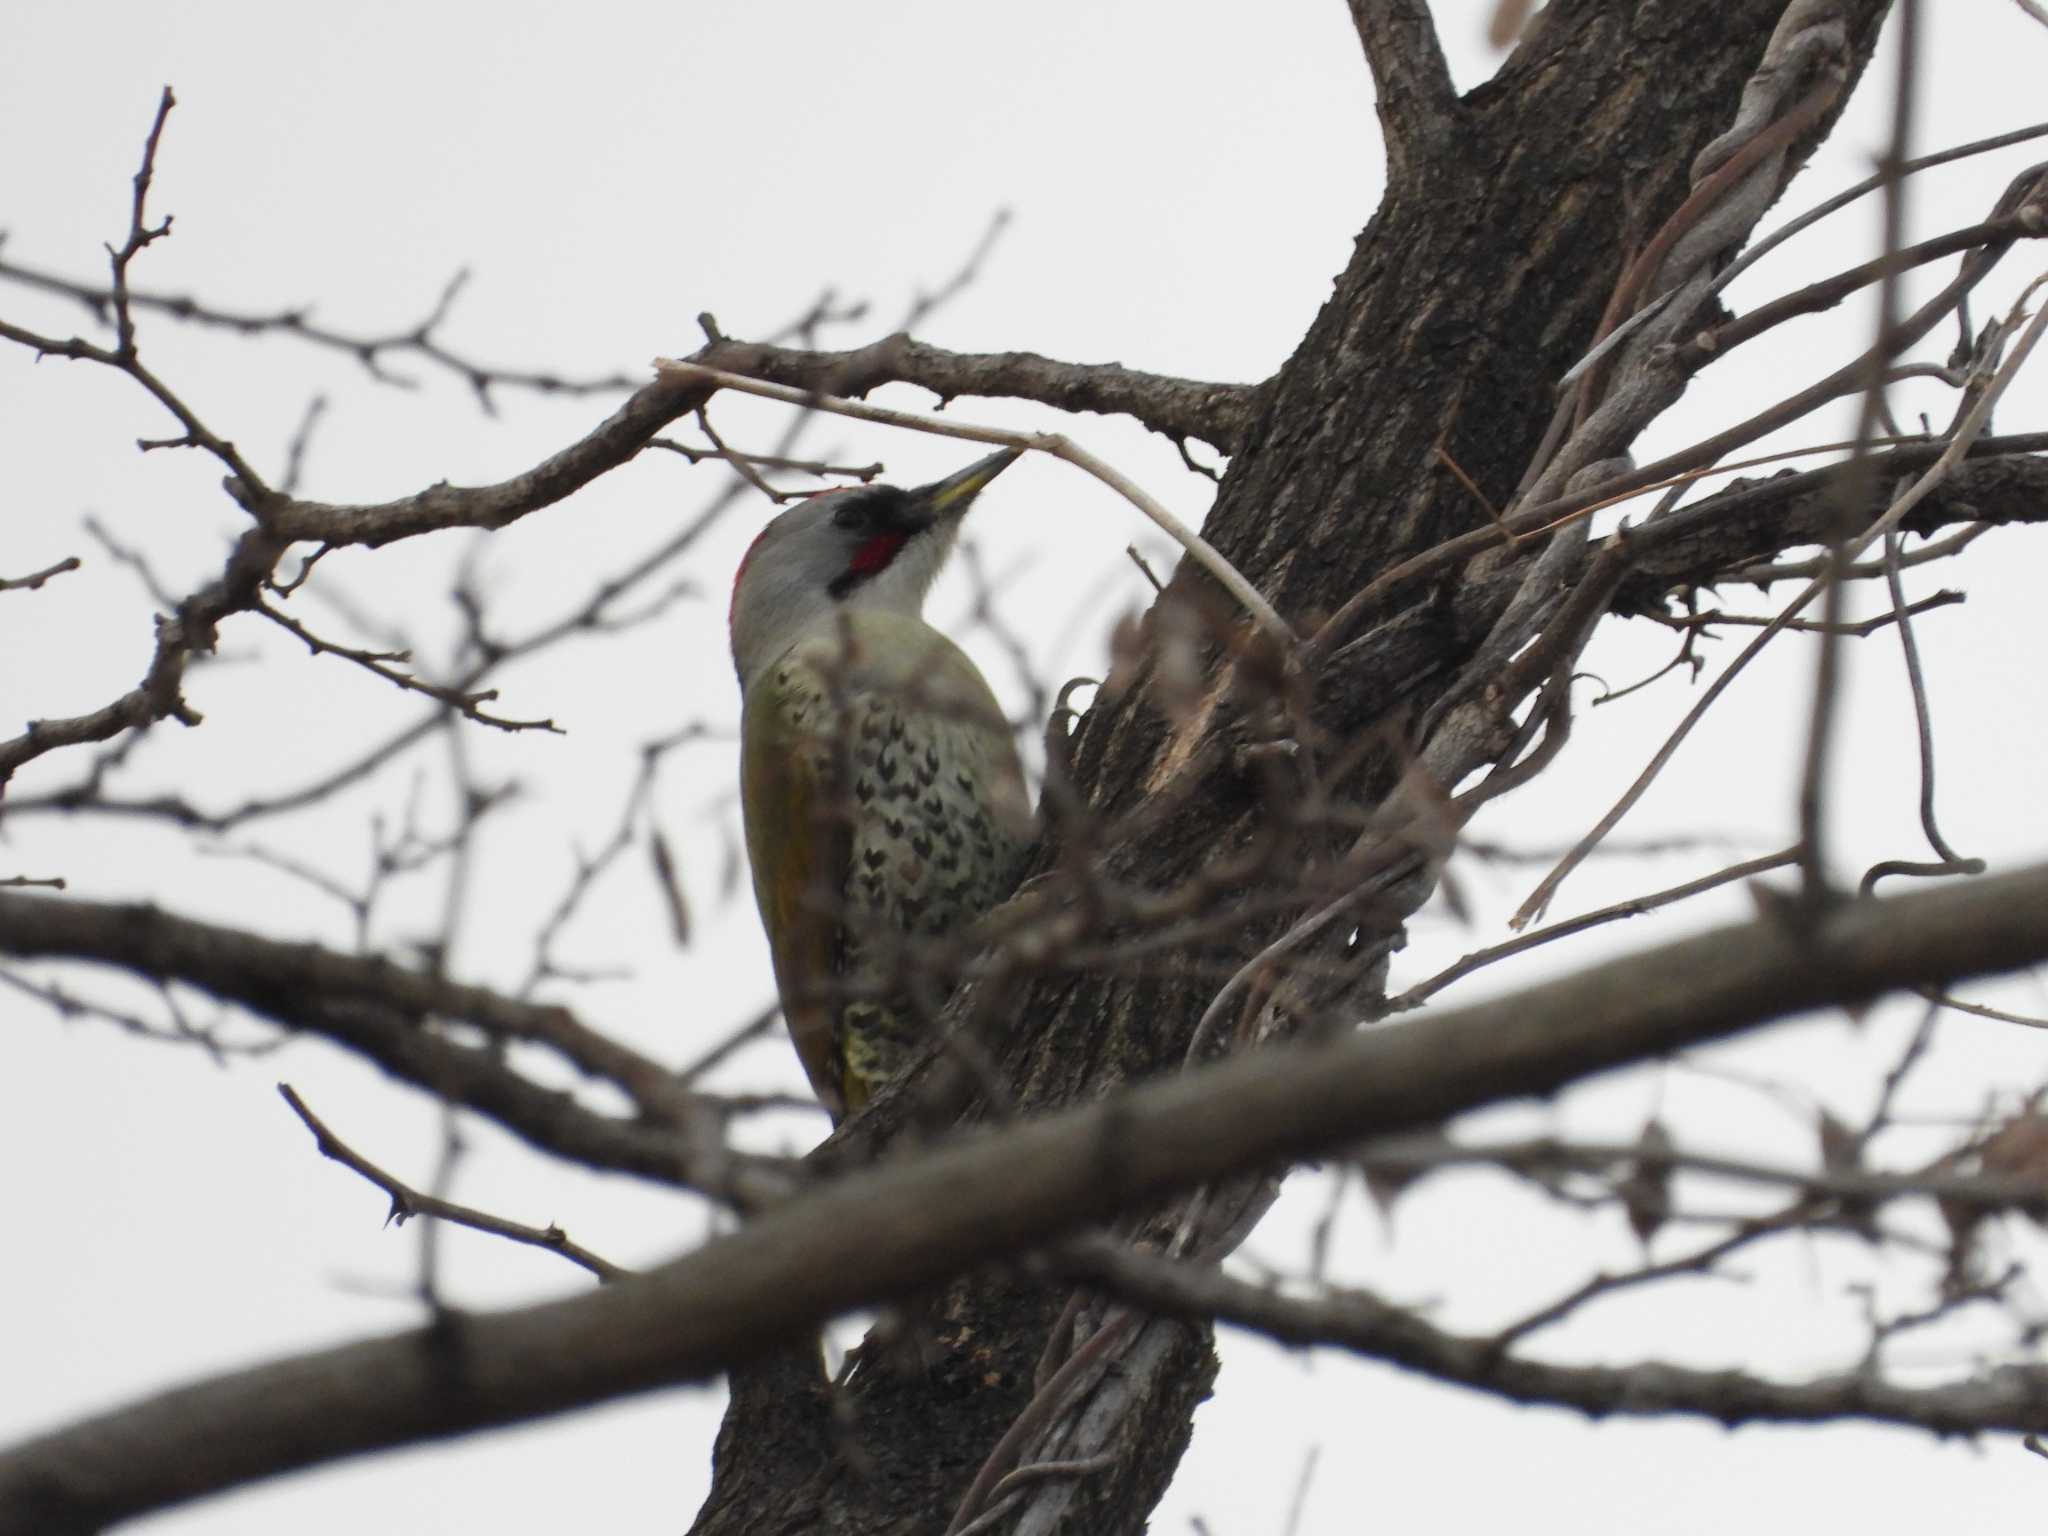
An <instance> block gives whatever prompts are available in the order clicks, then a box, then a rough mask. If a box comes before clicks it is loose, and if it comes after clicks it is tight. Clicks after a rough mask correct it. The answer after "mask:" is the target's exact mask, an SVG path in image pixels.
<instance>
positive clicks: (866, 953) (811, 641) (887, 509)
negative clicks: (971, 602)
mask: <svg viewBox="0 0 2048 1536" xmlns="http://www.w3.org/2000/svg"><path fill="white" fill-rule="evenodd" d="M1017 457H1018V451H1017V450H1016V449H1005V450H1004V451H1003V452H1001V453H997V454H992V455H990V456H989V457H988V458H986V459H983V460H981V461H980V462H979V463H977V464H974V465H971V466H970V467H968V468H967V469H964V470H962V471H961V472H960V473H959V474H957V475H954V476H952V477H951V478H949V479H945V480H941V481H939V482H938V483H937V484H936V485H927V486H923V487H921V488H919V489H917V490H902V489H899V488H898V487H896V486H892V485H868V486H856V487H851V488H849V489H846V490H837V491H828V492H827V493H825V494H824V495H822V496H814V497H812V498H811V499H810V500H808V501H805V502H801V503H799V504H798V505H797V506H794V507H792V508H790V509H789V510H788V511H786V512H784V513H782V514H781V515H780V516H779V517H777V518H776V519H775V520H774V521H773V522H771V523H770V524H769V525H768V526H767V528H765V529H764V530H763V531H762V533H761V536H760V537H759V538H757V539H756V540H755V541H754V544H753V547H752V548H751V549H749V550H748V551H747V554H746V558H745V559H744V560H742V561H741V562H740V568H739V574H738V575H737V576H736V577H735V578H734V580H733V591H732V616H731V628H732V656H733V664H734V665H735V666H736V667H737V668H738V669H739V675H740V691H741V694H742V696H743V699H744V708H743V710H742V714H741V722H740V801H741V806H742V808H743V812H744V816H745V822H746V832H747V856H748V858H749V860H750V861H751V863H752V865H753V871H754V899H755V900H756V901H757V902H758V903H759V905H760V908H761V922H762V925H763V926H764V927H765V928H766V929H767V930H768V947H769V950H770V953H771V955H772V956H773V959H774V964H775V985H776V989H777V990H778V991H779V992H780V993H781V996H782V1011H783V1016H784V1017H785V1018H786V1019H787V1021H788V1023H789V1033H790V1038H791V1040H792V1041H793V1042H794V1043H795V1045H796V1052H797V1055H798V1056H799V1057H801V1058H802V1060H803V1064H804V1071H805V1072H806V1073H807V1074H809V1076H810V1080H811V1087H812V1088H813V1090H815V1091H816V1093H817V1095H818V1097H819V1098H820V1099H821V1100H823V1101H824V1104H825V1107H826V1109H827V1110H829V1111H830V1112H831V1115H832V1118H833V1120H834V1122H837V1121H839V1120H840V1119H842V1118H844V1117H845V1116H846V1115H848V1114H850V1113H852V1112H853V1111H854V1110H856V1109H859V1108H860V1107H861V1105H862V1104H864V1103H866V1102H867V1100H868V1098H869V1096H870V1095H871V1094H872V1093H873V1092H874V1090H875V1089H877V1088H878V1087H880V1086H881V1085H882V1084H883V1083H885V1082H887V1081H888V1079H889V1078H890V1077H891V1076H893V1075H894V1074H895V1073H896V1072H897V1071H898V1070H900V1068H901V1067H902V1065H903V1064H904V1061H905V1059H906V1057H907V1054H908V1052H909V1050H910V1049H911V1047H912V1046H914V1045H915V1044H916V1042H917V1041H918V1039H919V1038H920V1036H921V1034H922V1033H923V1029H922V1025H923V1023H924V1022H925V1017H924V1013H923V1012H921V1011H920V1009H919V1008H918V1007H917V1006H916V1004H915V1002H914V1001H913V992H915V991H916V990H917V989H915V988H914V987H912V986H911V985H909V984H908V982H909V979H910V972H911V969H912V967H911V962H912V961H913V960H914V955H913V954H912V953H911V950H910V949H909V948H908V947H907V946H908V945H909V944H910V943H911V942H913V941H915V940H917V939H920V938H932V937H936V936H938V935H941V934H945V933H948V932H951V931H952V930H954V929H957V928H959V927H961V926H962V925H964V924H966V923H969V922H972V921H973V920H974V919H975V918H977V917H979V916H980V915H981V914H982V913H983V912H985V911H987V910H988V909H989V908H990V907H991V906H993V905H994V904H995V903H996V902H997V901H999V900H1001V899H1002V898H1003V897H1004V896H1006V895H1008V894H1009V891H1010V887H1011V885H1012V883H1013V882H1014V878H1015V875H1016V871H1017V864H1018V858H1019V855H1020V854H1021V853H1022V851H1023V848H1024V844H1025V840H1026V838H1027V837H1028V836H1029V832H1030V823H1031V816H1030V805H1029V801H1028V799H1027V797H1026V794H1025V790H1024V775H1023V771H1022V769H1021V767H1020V766H1019V764H1018V761H1017V749H1016V747H1015V745H1014V744H1013V743H1012V741H1011V739H1010V731H1009V727H1008V725H1007V723H1006V722H1005V721H1004V718H1003V714H1002V711H1001V709H1000V708H999V707H998V706H997V704H996V701H995V696H994V695H993V694H992V693H990V692H989V686H988V683H987V682H986V681H985V680H984V679H983V678H982V675H981V673H980V671H979V670H977V669H976V667H975V665H974V663H973V662H971V661H969V660H968V659H967V657H966V655H965V653H963V652H962V651H961V650H960V648H959V647H958V646H956V645H955V644H953V642H952V641H950V640H948V639H947V638H946V637H945V636H944V635H942V634H940V633H939V632H938V631H937V630H936V629H933V628H932V627H931V626H930V625H929V624H927V623H925V622H924V619H923V617H922V612H923V608H924V599H925V593H926V592H927V591H928V590H930V588H931V584H932V581H933V578H935V577H936V576H937V575H938V573H939V568H940V567H941V566H942V565H944V564H945V561H946V557H947V556H948V555H949V554H951V553H952V549H953V543H954V540H955V538H956V537H957V536H958V534H959V531H960V520H961V516H962V514H964V513H965V512H966V511H967V509H968V507H969V506H971V505H972V504H973V501H974V498H975V496H976V495H977V494H978V493H979V492H980V491H981V489H982V487H983V486H985V485H987V484H988V483H989V481H991V480H993V479H994V478H995V477H996V476H997V475H998V474H999V473H1001V472H1002V471H1003V470H1004V469H1005V468H1006V467H1008V466H1009V465H1010V464H1011V463H1012V462H1014V461H1015V460H1016V458H1017ZM924 990H925V997H926V999H927V1000H928V999H929V989H928V988H927V989H924Z"/></svg>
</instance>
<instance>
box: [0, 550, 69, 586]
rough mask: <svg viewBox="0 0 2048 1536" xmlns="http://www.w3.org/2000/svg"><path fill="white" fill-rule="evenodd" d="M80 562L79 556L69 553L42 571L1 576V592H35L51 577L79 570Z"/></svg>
mask: <svg viewBox="0 0 2048 1536" xmlns="http://www.w3.org/2000/svg"><path fill="white" fill-rule="evenodd" d="M78 564H79V561H78V556H76V555H67V556H66V557H65V558H64V559H62V560H59V561H58V562H57V563H56V564H55V565H46V566H44V567H43V568H42V569H41V570H40V571H31V572H30V573H29V574H28V575H26V576H0V592H33V591H35V590H36V589H37V588H39V587H41V586H42V584H43V583H44V582H46V581H48V580H49V579H50V578H51V577H53V576H62V575H63V574H64V573H65V572H66V571H75V570H77V569H78Z"/></svg>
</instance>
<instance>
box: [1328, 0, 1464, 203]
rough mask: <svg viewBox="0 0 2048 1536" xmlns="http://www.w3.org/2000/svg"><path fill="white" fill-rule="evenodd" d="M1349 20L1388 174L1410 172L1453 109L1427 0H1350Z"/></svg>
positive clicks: (1443, 131) (1453, 120) (1438, 139)
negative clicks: (1368, 73) (1360, 48)
mask: <svg viewBox="0 0 2048 1536" xmlns="http://www.w3.org/2000/svg"><path fill="white" fill-rule="evenodd" d="M1351 24H1352V26H1353V27H1355V28H1356V29H1357V31H1358V40H1359V42H1360V43H1362V44H1363V45H1364V47H1365V61H1366V64H1367V65H1368V66H1369V67H1370V68H1371V70H1372V78H1373V84H1374V86H1375V87H1376V88H1377V89H1376V92H1375V94H1376V97H1377V105H1378V107H1379V114H1380V128H1381V132H1382V135H1383V136H1384V138H1385V140H1386V148H1387V174H1388V178H1389V180H1392V179H1394V178H1396V177H1400V176H1405V175H1409V174H1412V172H1413V169H1414V166H1415V162H1416V161H1418V160H1420V159H1423V158H1428V156H1429V155H1430V153H1432V152H1433V151H1434V150H1436V149H1437V147H1439V146H1440V145H1441V144H1442V142H1443V141H1444V140H1445V139H1446V138H1447V137H1449V135H1450V132H1451V130H1452V129H1453V128H1455V127H1456V125H1457V120H1458V112H1459V106H1458V92H1457V89H1456V87H1454V86H1453V85H1452V84H1451V71H1450V67H1449V66H1448V65H1447V64H1445V62H1444V51H1443V47H1442V45H1441V44H1440V43H1438V41H1437V36H1436V23H1435V22H1434V21H1432V20H1431V19H1430V14H1429V5H1428V0H1351Z"/></svg>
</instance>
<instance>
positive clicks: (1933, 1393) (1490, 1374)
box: [1060, 1242, 2048, 1434]
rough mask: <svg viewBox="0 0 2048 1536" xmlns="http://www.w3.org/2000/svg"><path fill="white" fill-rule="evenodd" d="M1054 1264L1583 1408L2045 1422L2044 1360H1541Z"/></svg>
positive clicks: (1133, 1298)
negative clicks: (1940, 1376) (1774, 1376)
mask: <svg viewBox="0 0 2048 1536" xmlns="http://www.w3.org/2000/svg"><path fill="white" fill-rule="evenodd" d="M1060 1268H1061V1271H1062V1272H1063V1273H1065V1274H1067V1275H1069V1276H1071V1277H1072V1278H1074V1279H1077V1280H1085V1281H1087V1282H1088V1283H1089V1284H1091V1285H1095V1286H1099V1287H1101V1288H1102V1289H1103V1290H1105V1291H1108V1292H1110V1293H1111V1294H1113V1295H1116V1296H1119V1297H1122V1298H1123V1299H1125V1300H1127V1301H1130V1302H1134V1303H1136V1304H1138V1305H1141V1306H1144V1307H1147V1308H1150V1309H1152V1310H1154V1311H1157V1312H1161V1313H1165V1314H1167V1315H1168V1316H1181V1317H1206V1318H1214V1319H1215V1320H1216V1321H1218V1322H1226V1323H1235V1324H1237V1325H1238V1326H1240V1327H1244V1328H1249V1329H1251V1330H1252V1331H1254V1332H1256V1333H1262V1334H1265V1335H1266V1336H1267V1337H1269V1338H1273V1339H1278V1340H1280V1341H1281V1342H1282V1343H1286V1344H1329V1345H1334V1346H1336V1347H1337V1348H1340V1349H1348V1350H1351V1351H1352V1352H1353V1353H1356V1354H1360V1355H1364V1356H1366V1357H1367V1358H1369V1359H1374V1360H1384V1361H1386V1362H1387V1363H1388V1364H1389V1365H1395V1366H1399V1367H1400V1368H1401V1369H1403V1370H1408V1371H1414V1372H1416V1373H1417V1374H1419V1375H1423V1376H1428V1377H1430V1378H1432V1379H1433V1380H1436V1381H1447V1382H1452V1383H1454V1384H1457V1385H1460V1386H1466V1387H1471V1388H1473V1389H1475V1390H1477V1391H1481V1392H1487V1393H1491V1394H1492V1395H1494V1396H1496V1397H1502V1398H1505V1399H1507V1400H1508V1401H1509V1402H1514V1403H1541V1404H1546V1405H1548V1406H1551V1407H1556V1408H1574V1409H1577V1410H1578V1411H1579V1412H1580V1413H1583V1414H1585V1415H1586V1416H1587V1417H1588V1418H1593V1419H1603V1418H1607V1417H1609V1416H1611V1415H1624V1416H1627V1417H1630V1418H1653V1417H1667V1416H1671V1415H1679V1414H1685V1415H1695V1416H1698V1417H1703V1418H1710V1419H1712V1420H1714V1421H1715V1422H1716V1423H1718V1424H1722V1425H1726V1426H1730V1427H1732V1426H1734V1425H1737V1424H1744V1423H1756V1422H1765V1423H1779V1424H1815V1423H1826V1422H1830V1421H1834V1420H1839V1419H1864V1420H1870V1421H1873V1422H1876V1423H1880V1424H1899V1425H1904V1426H1907V1427H1910V1428H1914V1429H1924V1430H1930V1431H1932V1432H1933V1433H1935V1434H1976V1433H1982V1432H1984V1431H1986V1430H2005V1431H2011V1432H2015V1433H2032V1432H2036V1431H2039V1430H2041V1429H2042V1428H2044V1427H2048V1367H2044V1366H2015V1365H2007V1366H2003V1367H2001V1368H2000V1369H1998V1370H1997V1371H1995V1372H1990V1373H1987V1374H1984V1375H1980V1376H1975V1377H1972V1378H1970V1379H1968V1380H1965V1381H1960V1382H1954V1383H1950V1384H1946V1385H1942V1386H1933V1387H1907V1386H1901V1385H1899V1384H1897V1383H1895V1382H1891V1381H1887V1380H1886V1379H1885V1378H1884V1377H1883V1376H1881V1375H1880V1374H1878V1373H1877V1372H1875V1371H1866V1370H1851V1371H1841V1372H1838V1373H1835V1374H1833V1375H1828V1376H1819V1377H1815V1378H1814V1379H1813V1380H1811V1381H1802V1382H1777V1381H1770V1380H1767V1379H1765V1378H1763V1377H1760V1376H1754V1375H1751V1374H1749V1373H1747V1372H1744V1371H1735V1370H1722V1371H1703V1370H1695V1369H1691V1368H1688V1367H1686V1366H1679V1365H1670V1364H1666V1363H1665V1362H1664V1361H1661V1360H1645V1361H1639V1362H1637V1363H1636V1364H1633V1365H1618V1366H1595V1365H1554V1364H1550V1363H1548V1362H1545V1361H1540V1360H1529V1359H1523V1358H1518V1357H1516V1356H1513V1355H1506V1354H1503V1353H1502V1352H1501V1351H1500V1349H1499V1348H1498V1346H1497V1344H1496V1342H1495V1341H1494V1340H1492V1339H1487V1338H1470V1337H1466V1336H1464V1335H1460V1334H1455V1333H1449V1332H1446V1331H1445V1330H1443V1329H1440V1328H1436V1327H1433V1326H1431V1325H1430V1324H1429V1323H1428V1322H1426V1321H1424V1320H1423V1319H1422V1318H1421V1317H1419V1316H1417V1315H1416V1314H1415V1313H1414V1312H1412V1311H1409V1310H1407V1309H1405V1308H1402V1307H1395V1306H1390V1305H1388V1304H1387V1303H1386V1302H1384V1301H1381V1300H1380V1299H1379V1298H1378V1297H1376V1296H1374V1295H1372V1294H1371V1293H1370V1292H1366V1291H1355V1290H1345V1291H1333V1292H1329V1293H1326V1294H1323V1295H1320V1296H1316V1297H1312V1298H1302V1297H1291V1296H1283V1295H1280V1294H1279V1293H1277V1292H1275V1291H1272V1290H1269V1289H1267V1288H1266V1287H1264V1286H1260V1285H1253V1284H1250V1283H1248V1282H1246V1281H1242V1280H1237V1279H1233V1278H1232V1277H1231V1276H1228V1275H1226V1274H1224V1273H1222V1271H1220V1270H1218V1269H1215V1268H1213V1267H1208V1266H1200V1265H1192V1264H1185V1263H1177V1262H1175V1261H1173V1260H1170V1259H1164V1258H1160V1257H1159V1256H1157V1255H1155V1254H1147V1253H1137V1252H1133V1251H1131V1250H1129V1249H1119V1248H1116V1247H1114V1246H1112V1245H1111V1244H1109V1243H1107V1242H1088V1243H1081V1244H1076V1245H1074V1246H1073V1247H1072V1248H1070V1249H1069V1250H1067V1251H1066V1252H1064V1253H1063V1254H1062V1255H1061V1259H1060Z"/></svg>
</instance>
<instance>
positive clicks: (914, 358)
mask: <svg viewBox="0 0 2048 1536" xmlns="http://www.w3.org/2000/svg"><path fill="white" fill-rule="evenodd" d="M689 360H690V361H691V362H695V363H702V364H704V365H705V366H706V367H711V368H722V369H724V370H726V371H727V372H729V373H744V374H747V375H749V376H751V377H753V378H757V379H765V380H766V381H767V382H769V383H771V384H788V385H791V386H793V387H795V388H798V389H807V390H814V391H816V392H818V393H820V394H828V395H847V396H850V397H852V398H854V399H860V398H862V397H864V396H866V395H867V394H868V393H869V392H870V391H871V390H875V389H878V388H880V387H881V386H882V385H884V384H915V385H917V386H918V387H919V388H921V389H928V390H930V391H931V392H932V393H933V394H935V395H937V396H938V397H939V399H940V401H941V402H942V403H943V402H946V401H951V400H956V399H960V398H961V397H963V396H968V395H980V396H989V397H994V398H1001V399H1010V400H1031V401H1035V402H1037V403H1038V404H1040V405H1050V406H1056V407H1058V408H1059V409H1060V410H1063V411H1092V412H1095V413H1097V414H1099V415H1107V416H1129V417H1132V418H1133V419H1134V420H1136V421H1138V422H1140V423H1142V424H1143V425H1145V426H1147V427H1150V428H1151V429H1152V430H1153V431H1154V432H1158V433H1160V434H1162V435H1163V436H1166V437H1170V438H1174V439H1176V440H1183V439H1186V438H1190V437H1194V438H1199V439H1201V440H1202V441H1203V442H1205V443H1208V444H1209V445H1210V446H1211V447H1213V448H1215V449H1216V450H1217V451H1218V452H1219V453H1235V452H1236V451H1237V449H1238V447H1239V445H1240V444H1241V443H1242V442H1243V441H1244V434H1245V433H1246V431H1247V430H1249V429H1250V427H1251V423H1252V418H1253V417H1254V416H1255V415H1256V414H1257V412H1258V409H1259V405H1260V402H1261V400H1262V399H1263V398H1264V395H1263V389H1264V386H1263V385H1258V384H1211V383H1205V382H1203V381H1201V380H1199V379H1176V378H1171V377H1168V376H1167V375H1165V374H1158V373H1144V372H1140V371H1139V370H1138V369H1135V368H1126V367H1124V366H1123V365H1122V364H1121V363H1062V362H1055V361H1054V360H1053V359H1051V358H1049V357H1041V356H1039V355H1038V354H1037V353H1036V352H948V351H946V350H945V349H944V348H941V347H935V346H932V345H930V344H929V343H928V342H922V341H915V340H913V339H912V338H911V337H910V336H909V335H907V334H905V333H904V332H902V331H898V332H897V333H896V334H895V335H893V336H885V337H883V338H882V339H881V340H880V341H875V342H870V343H869V344H868V345H867V346H864V347H855V348H853V349H851V350H850V351H845V352H805V351H798V350H795V349H792V348H789V347H773V346H768V345H765V344H763V343H760V342H746V341H733V340H730V339H728V338H725V337H719V338H717V339H715V340H713V341H712V343H711V344H710V345H709V346H707V347H705V348H704V349H703V350H701V351H699V352H698V353H696V354H695V355H694V356H693V357H691V358H690V359H689Z"/></svg>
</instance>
